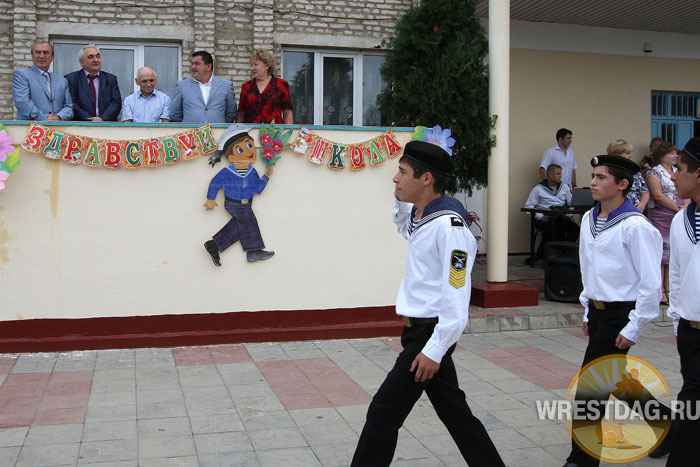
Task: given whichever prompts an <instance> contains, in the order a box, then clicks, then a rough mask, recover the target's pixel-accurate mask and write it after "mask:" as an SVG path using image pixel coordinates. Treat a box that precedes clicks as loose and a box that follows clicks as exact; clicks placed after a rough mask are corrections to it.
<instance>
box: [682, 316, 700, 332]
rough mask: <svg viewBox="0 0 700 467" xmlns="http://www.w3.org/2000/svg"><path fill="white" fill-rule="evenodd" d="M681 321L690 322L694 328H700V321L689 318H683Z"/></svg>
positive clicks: (689, 324)
mask: <svg viewBox="0 0 700 467" xmlns="http://www.w3.org/2000/svg"><path fill="white" fill-rule="evenodd" d="M681 321H684V322H685V323H687V324H688V326H690V327H691V328H693V329H697V330H700V321H690V320H689V319H685V318H681Z"/></svg>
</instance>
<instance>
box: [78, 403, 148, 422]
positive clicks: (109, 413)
mask: <svg viewBox="0 0 700 467" xmlns="http://www.w3.org/2000/svg"><path fill="white" fill-rule="evenodd" d="M123 420H136V406H135V405H122V406H114V407H88V409H87V413H86V414H85V423H90V422H110V421H123Z"/></svg>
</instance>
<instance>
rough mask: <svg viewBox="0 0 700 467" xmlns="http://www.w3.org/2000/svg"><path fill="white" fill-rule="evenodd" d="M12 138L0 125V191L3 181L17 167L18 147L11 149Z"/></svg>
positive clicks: (3, 186)
mask: <svg viewBox="0 0 700 467" xmlns="http://www.w3.org/2000/svg"><path fill="white" fill-rule="evenodd" d="M13 141H14V140H13V138H12V136H10V135H8V134H7V132H6V131H5V127H4V126H3V125H2V124H0V190H4V189H5V180H7V177H9V176H10V174H11V173H12V172H14V171H15V170H17V167H19V147H17V149H15V148H13V147H12V142H13Z"/></svg>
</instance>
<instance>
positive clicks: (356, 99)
mask: <svg viewBox="0 0 700 467" xmlns="http://www.w3.org/2000/svg"><path fill="white" fill-rule="evenodd" d="M383 63H384V55H379V54H376V53H375V54H370V53H360V52H340V51H339V52H332V51H323V52H320V51H319V52H316V51H309V50H304V49H285V50H284V51H283V53H282V78H284V79H285V80H287V81H288V82H289V88H290V92H291V95H292V104H293V105H294V122H295V123H306V124H314V125H352V126H377V125H380V124H381V118H380V114H379V110H378V109H377V105H376V100H377V95H378V94H379V93H380V91H381V90H382V89H383V88H384V86H385V83H384V80H382V78H381V76H380V74H379V69H380V67H381V66H382V64H383Z"/></svg>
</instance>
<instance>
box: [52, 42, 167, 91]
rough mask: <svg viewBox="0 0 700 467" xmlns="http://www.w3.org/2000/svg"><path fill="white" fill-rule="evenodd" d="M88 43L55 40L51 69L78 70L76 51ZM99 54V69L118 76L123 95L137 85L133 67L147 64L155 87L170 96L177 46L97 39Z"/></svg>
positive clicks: (56, 71)
mask: <svg viewBox="0 0 700 467" xmlns="http://www.w3.org/2000/svg"><path fill="white" fill-rule="evenodd" d="M86 45H88V43H87V42H84V41H77V40H64V39H60V40H56V41H54V42H53V46H54V55H55V56H54V61H53V71H54V72H55V73H58V74H60V75H62V76H63V75H66V74H68V73H70V72H72V71H75V70H79V69H80V64H79V63H78V52H79V51H80V49H82V48H83V47H85V46H86ZM94 45H96V46H97V47H98V48H99V49H100V55H101V56H102V69H103V70H104V71H106V72H108V73H112V74H114V75H116V76H117V80H118V81H119V92H120V93H121V95H122V99H123V98H125V97H126V96H128V95H129V94H132V93H133V92H135V91H136V90H137V89H138V86H136V83H135V82H134V78H135V77H136V70H138V69H139V68H141V67H142V66H149V67H151V68H153V69H154V70H156V74H157V76H158V84H157V85H156V89H158V90H159V91H161V92H164V93H165V94H167V95H169V96H172V94H173V92H174V91H175V85H176V84H177V81H178V80H179V79H180V70H181V64H180V57H181V52H180V46H179V45H176V44H166V43H157V42H154V43H139V44H135V43H129V42H104V41H103V42H97V43H95V44H94Z"/></svg>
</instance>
